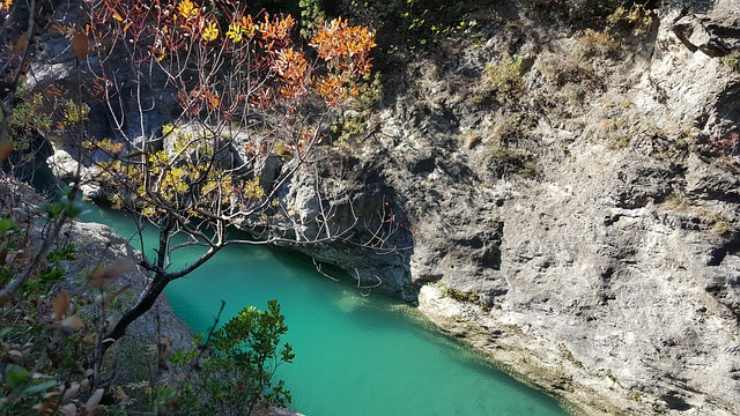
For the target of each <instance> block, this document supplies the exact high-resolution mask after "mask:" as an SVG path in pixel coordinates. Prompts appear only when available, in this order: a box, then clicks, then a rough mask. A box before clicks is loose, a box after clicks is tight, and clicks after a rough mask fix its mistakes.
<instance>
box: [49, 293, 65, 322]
mask: <svg viewBox="0 0 740 416" xmlns="http://www.w3.org/2000/svg"><path fill="white" fill-rule="evenodd" d="M67 308H69V293H67V291H66V290H62V291H61V292H59V293H58V294H57V295H56V296H55V297H54V300H52V301H51V310H52V318H53V319H54V320H55V321H60V320H62V319H63V318H64V315H66V314H67Z"/></svg>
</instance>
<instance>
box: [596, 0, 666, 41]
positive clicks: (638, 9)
mask: <svg viewBox="0 0 740 416" xmlns="http://www.w3.org/2000/svg"><path fill="white" fill-rule="evenodd" d="M606 21H607V23H608V24H609V26H610V28H612V29H623V30H629V31H631V32H632V33H633V34H635V35H638V36H639V35H642V34H644V33H646V32H648V31H649V30H650V29H651V28H652V27H653V24H654V23H655V22H656V17H655V12H654V11H653V10H651V9H648V8H647V7H645V5H643V4H637V3H635V4H633V5H631V6H629V7H627V6H625V5H621V6H619V7H617V8H616V9H614V11H613V12H612V13H611V14H610V15H609V16H608V17H607V18H606Z"/></svg>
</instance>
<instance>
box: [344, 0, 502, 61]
mask: <svg viewBox="0 0 740 416" xmlns="http://www.w3.org/2000/svg"><path fill="white" fill-rule="evenodd" d="M342 3H343V8H344V9H345V10H347V11H348V13H350V14H351V15H352V17H354V18H355V19H357V20H359V21H361V22H363V23H364V24H366V25H370V26H373V27H375V28H376V29H377V30H378V33H379V35H380V36H382V39H381V42H382V45H383V50H384V51H385V50H387V51H391V52H393V51H398V50H403V51H410V52H415V51H418V50H422V49H426V48H429V47H432V46H434V45H437V44H439V42H440V41H442V40H444V39H447V38H449V37H452V36H454V35H465V36H473V35H474V33H475V29H476V28H477V27H478V24H479V23H478V21H477V20H476V19H475V18H473V17H472V16H470V13H469V12H470V11H471V10H475V9H476V8H480V7H481V6H484V5H489V4H490V5H492V4H493V3H494V2H493V1H490V0H486V1H483V2H482V3H483V4H481V2H480V1H477V2H466V1H458V2H449V1H445V0H426V1H420V0H390V1H378V0H345V1H343V2H342Z"/></svg>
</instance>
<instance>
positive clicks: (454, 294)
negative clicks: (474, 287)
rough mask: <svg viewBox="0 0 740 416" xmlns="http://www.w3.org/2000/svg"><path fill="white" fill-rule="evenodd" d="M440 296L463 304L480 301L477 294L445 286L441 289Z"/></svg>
mask: <svg viewBox="0 0 740 416" xmlns="http://www.w3.org/2000/svg"><path fill="white" fill-rule="evenodd" d="M442 296H445V297H448V298H450V299H454V300H456V301H458V302H465V303H478V301H479V300H480V296H478V294H477V293H474V292H464V291H462V290H457V289H454V288H451V287H447V286H444V287H442Z"/></svg>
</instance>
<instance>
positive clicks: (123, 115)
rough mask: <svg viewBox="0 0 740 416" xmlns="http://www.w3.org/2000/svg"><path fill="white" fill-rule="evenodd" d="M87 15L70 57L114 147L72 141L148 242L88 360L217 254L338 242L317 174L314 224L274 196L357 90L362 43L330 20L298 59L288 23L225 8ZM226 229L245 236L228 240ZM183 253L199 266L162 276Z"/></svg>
mask: <svg viewBox="0 0 740 416" xmlns="http://www.w3.org/2000/svg"><path fill="white" fill-rule="evenodd" d="M87 13H88V19H89V21H88V23H87V25H86V29H85V31H82V30H80V31H79V32H77V33H76V34H75V35H74V36H73V37H72V47H73V50H74V51H75V54H76V55H77V56H78V57H79V58H80V59H84V61H85V64H86V66H87V68H88V71H89V74H90V76H91V77H92V79H93V81H92V87H91V88H90V91H91V92H92V95H97V96H98V98H99V99H100V100H101V102H103V103H105V106H106V107H107V108H108V111H109V113H110V119H111V121H112V125H113V127H114V133H115V137H112V138H106V139H90V140H85V141H84V142H83V143H82V147H83V149H84V151H85V156H86V162H88V163H90V164H92V165H94V166H95V167H96V168H97V169H98V170H99V174H98V175H97V176H96V177H95V180H94V182H95V185H97V186H100V187H102V189H105V190H106V192H105V194H107V195H108V196H109V200H110V202H111V203H112V204H113V205H114V206H115V207H116V208H119V209H122V210H125V211H127V212H128V213H130V214H131V215H132V216H133V217H134V218H135V222H136V225H137V227H138V229H139V235H140V236H141V235H142V230H143V228H144V227H145V226H146V225H149V226H152V227H154V228H155V229H156V230H157V231H158V233H159V243H158V246H157V248H156V250H155V253H154V255H153V256H152V257H151V258H150V257H148V256H147V255H146V253H145V255H144V256H142V260H141V266H142V267H143V268H144V269H146V270H147V271H148V272H149V273H150V274H151V281H150V282H149V283H148V285H147V287H146V289H145V290H144V291H143V292H142V293H140V294H139V297H138V300H137V302H136V303H135V305H134V306H133V307H132V308H131V309H129V310H128V311H126V312H125V313H124V314H123V316H122V317H121V319H120V320H119V321H118V322H117V323H116V324H115V325H114V326H113V327H112V328H111V329H110V331H109V333H108V334H107V336H106V337H105V339H106V340H105V342H104V343H103V344H102V347H101V348H102V350H103V351H102V352H104V351H105V350H106V349H108V347H110V345H112V344H113V343H115V341H116V340H118V339H120V338H121V337H122V336H123V335H124V334H125V332H126V328H127V327H128V326H129V325H130V324H131V323H132V322H133V321H135V320H136V319H137V318H139V317H140V316H141V315H142V314H144V313H146V312H147V311H148V310H149V309H150V308H151V307H152V306H153V305H154V303H155V301H156V299H157V298H158V297H159V295H160V294H161V293H162V291H163V290H164V288H165V287H166V286H167V285H168V284H169V283H171V282H172V281H174V280H177V279H180V278H182V277H184V276H187V275H188V274H189V273H191V272H193V271H194V270H196V269H197V268H198V267H200V266H201V265H203V264H204V263H206V262H207V261H208V260H209V259H210V258H212V257H213V256H214V255H215V254H216V253H218V252H219V251H220V250H221V249H223V248H224V247H227V246H230V245H235V244H284V245H295V244H321V243H327V242H330V241H335V240H337V239H348V238H351V236H352V233H353V228H354V226H355V225H356V224H357V223H358V221H357V218H356V217H355V216H354V213H353V210H352V207H351V202H350V201H351V198H348V197H347V196H346V195H345V196H342V195H341V192H342V191H340V190H337V189H336V188H335V187H332V186H331V184H325V183H323V182H322V181H321V179H320V178H319V175H318V174H316V175H315V181H314V183H313V189H312V190H311V195H310V196H309V197H308V198H309V199H310V200H311V201H313V202H314V203H315V204H316V205H317V206H318V208H317V212H318V214H317V215H315V216H314V217H312V218H302V217H301V216H300V215H298V213H295V212H292V211H291V210H290V209H289V208H288V207H287V206H286V205H285V203H284V202H283V201H282V200H281V198H280V196H281V195H284V194H285V193H286V192H288V189H287V187H288V184H289V181H290V178H291V177H292V176H293V175H294V174H295V173H296V172H298V171H299V170H302V171H305V172H311V171H312V169H314V168H312V166H314V164H315V163H316V162H317V158H318V152H317V151H316V149H317V147H318V146H319V143H320V142H321V140H322V138H323V136H324V131H325V130H326V126H327V125H328V123H329V122H330V120H331V118H332V114H333V112H335V111H337V110H338V109H341V108H342V106H345V105H347V103H348V102H349V101H351V100H352V98H353V97H354V96H357V95H358V94H360V93H361V90H362V88H364V84H363V79H366V78H367V77H368V76H369V74H370V72H371V69H372V63H371V58H370V54H371V52H372V50H373V48H374V46H375V42H374V35H373V33H371V32H370V31H369V30H368V29H366V28H364V27H359V26H352V25H350V24H349V23H348V22H347V21H345V20H343V19H335V20H332V21H331V22H328V23H327V24H325V25H324V26H323V27H322V28H320V29H319V30H318V31H316V34H315V36H313V38H312V39H310V40H309V42H308V45H309V46H310V47H311V48H312V50H311V51H306V50H305V48H303V47H302V46H301V45H300V44H298V43H297V42H296V40H297V39H296V38H295V37H294V35H293V32H294V27H295V20H294V19H293V18H292V17H291V16H285V15H281V16H272V15H270V14H269V13H267V12H265V11H260V12H259V13H257V14H255V15H252V14H249V13H248V10H246V9H245V8H243V7H242V6H240V5H239V2H236V1H228V2H216V3H207V4H203V5H199V4H197V3H195V2H194V1H192V0H182V1H179V2H178V1H173V0H156V1H153V2H149V1H143V0H102V1H100V2H94V3H92V2H90V3H87ZM168 99H170V100H171V102H174V103H176V104H175V105H173V108H175V109H176V114H174V115H173V117H172V120H171V121H170V122H169V123H167V124H164V125H163V126H162V127H161V129H155V128H152V127H151V126H150V125H148V123H147V119H148V115H149V113H151V112H152V111H153V110H154V109H156V108H157V107H158V106H162V105H167V104H166V103H167V102H168V101H167V100H168ZM328 194H330V195H331V198H329V197H328V196H327V195H328ZM330 200H333V201H337V200H343V201H344V202H343V203H341V202H340V203H336V202H335V203H332V202H330ZM339 215H343V216H347V215H349V216H350V217H353V220H352V221H350V222H349V224H347V222H346V221H345V222H343V223H342V224H343V225H342V226H341V227H338V226H337V225H336V224H333V223H332V218H333V217H335V216H339ZM235 226H238V227H239V228H240V229H242V230H247V231H248V233H247V234H246V236H245V234H240V235H238V236H237V235H236V234H231V233H229V230H230V229H232V228H233V227H235ZM142 244H143V238H142ZM193 246H195V247H201V248H202V253H201V254H200V256H199V257H198V258H197V259H196V260H195V261H192V262H191V263H189V264H186V265H184V266H181V267H179V268H177V267H175V266H174V263H173V262H172V261H171V259H172V256H173V254H174V253H175V252H177V251H179V250H182V249H184V248H187V247H193ZM101 356H102V354H101Z"/></svg>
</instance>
